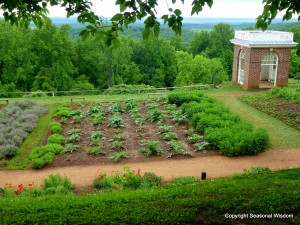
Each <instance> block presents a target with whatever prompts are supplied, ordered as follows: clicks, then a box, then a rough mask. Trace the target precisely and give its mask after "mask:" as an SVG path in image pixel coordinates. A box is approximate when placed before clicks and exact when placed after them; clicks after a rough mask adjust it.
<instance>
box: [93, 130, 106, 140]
mask: <svg viewBox="0 0 300 225" xmlns="http://www.w3.org/2000/svg"><path fill="white" fill-rule="evenodd" d="M102 138H103V131H102V130H95V131H91V134H90V139H102Z"/></svg>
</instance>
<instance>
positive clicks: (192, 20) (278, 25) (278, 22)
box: [51, 17, 299, 45]
mask: <svg viewBox="0 0 300 225" xmlns="http://www.w3.org/2000/svg"><path fill="white" fill-rule="evenodd" d="M51 20H52V22H53V24H55V25H56V26H61V25H63V24H69V25H70V26H71V28H72V29H71V36H72V38H76V37H78V35H79V32H80V30H81V29H82V28H83V27H84V25H83V24H80V23H78V22H77V18H76V17H70V18H65V17H52V18H51ZM107 20H108V21H109V18H108V19H107ZM160 22H161V32H160V36H161V37H163V38H166V39H167V40H170V39H171V38H172V37H174V36H175V34H174V32H173V31H172V30H171V29H170V28H168V27H167V26H166V25H164V23H163V20H160ZM255 22H256V20H255V18H197V17H186V18H184V19H183V26H182V35H181V39H182V44H183V45H187V44H188V42H189V41H190V40H191V38H192V37H193V35H194V33H195V32H197V31H200V30H211V29H213V27H214V26H215V25H217V24H218V23H227V24H230V26H231V27H232V29H234V30H242V29H245V28H249V27H254V26H255ZM295 23H296V24H299V22H297V19H291V20H289V21H284V22H282V19H277V18H276V19H274V20H273V22H272V24H271V25H270V26H269V29H274V30H287V29H288V27H291V26H294V24H295ZM143 26H144V23H143V21H137V22H136V23H134V24H132V25H130V26H129V28H128V29H124V32H123V34H124V35H128V36H130V37H133V38H138V39H141V38H142V30H143Z"/></svg>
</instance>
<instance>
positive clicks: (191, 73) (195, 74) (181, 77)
mask: <svg viewBox="0 0 300 225" xmlns="http://www.w3.org/2000/svg"><path fill="white" fill-rule="evenodd" d="M176 57H177V61H178V75H177V77H176V80H175V84H176V85H177V86H186V85H196V84H216V85H218V84H220V83H222V82H223V81H227V80H228V75H227V74H226V71H225V69H224V66H223V65H222V61H221V59H220V58H212V59H210V58H207V57H205V56H203V55H196V56H195V58H193V57H192V55H190V54H188V53H186V52H177V53H176Z"/></svg>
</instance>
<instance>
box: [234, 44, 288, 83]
mask: <svg viewBox="0 0 300 225" xmlns="http://www.w3.org/2000/svg"><path fill="white" fill-rule="evenodd" d="M241 49H243V50H244V51H245V76H244V84H243V85H242V87H243V88H245V89H249V88H258V87H259V82H260V70H261V60H262V57H263V55H264V54H265V53H267V52H270V51H273V52H275V53H276V54H277V55H278V67H277V79H276V81H275V85H276V86H286V85H287V84H288V74H289V66H290V56H291V49H290V48H273V49H270V48H247V47H241V46H237V45H235V46H234V62H233V71H232V82H233V83H235V84H237V83H238V69H239V68H238V67H239V54H240V51H241Z"/></svg>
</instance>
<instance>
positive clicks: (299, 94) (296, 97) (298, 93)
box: [268, 87, 300, 104]
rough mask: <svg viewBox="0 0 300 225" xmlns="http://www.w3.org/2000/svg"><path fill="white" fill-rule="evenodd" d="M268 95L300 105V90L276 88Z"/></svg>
mask: <svg viewBox="0 0 300 225" xmlns="http://www.w3.org/2000/svg"><path fill="white" fill-rule="evenodd" d="M268 93H270V94H271V95H273V96H276V97H279V98H285V99H287V100H289V101H292V102H294V103H298V104H300V89H295V88H290V87H283V88H280V87H276V88H272V89H271V90H269V91H268Z"/></svg>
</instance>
